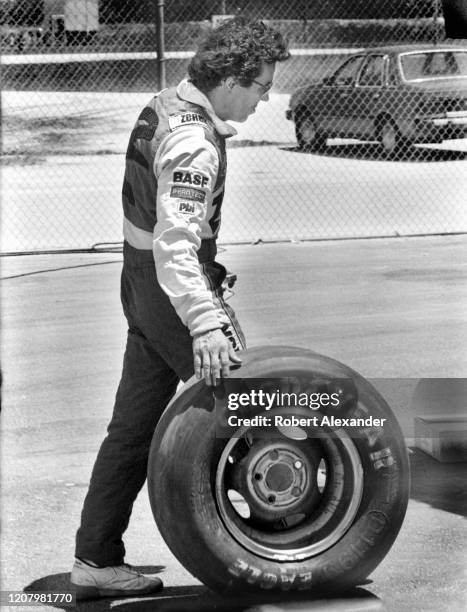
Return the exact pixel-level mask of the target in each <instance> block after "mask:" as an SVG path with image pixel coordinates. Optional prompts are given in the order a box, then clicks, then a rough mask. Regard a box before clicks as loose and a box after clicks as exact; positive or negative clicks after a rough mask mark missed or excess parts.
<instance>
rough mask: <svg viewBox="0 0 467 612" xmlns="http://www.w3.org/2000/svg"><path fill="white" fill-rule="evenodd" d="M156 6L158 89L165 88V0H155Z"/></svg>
mask: <svg viewBox="0 0 467 612" xmlns="http://www.w3.org/2000/svg"><path fill="white" fill-rule="evenodd" d="M154 6H155V8H156V51H157V89H158V90H159V91H161V89H165V87H166V74H165V57H164V52H165V50H164V0H154Z"/></svg>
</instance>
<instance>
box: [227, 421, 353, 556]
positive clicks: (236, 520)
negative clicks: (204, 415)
mask: <svg viewBox="0 0 467 612" xmlns="http://www.w3.org/2000/svg"><path fill="white" fill-rule="evenodd" d="M248 431H249V428H242V429H241V430H239V431H238V432H237V434H238V436H239V437H237V436H235V437H232V438H231V439H230V440H229V441H228V442H227V444H226V445H225V447H224V449H223V451H222V454H221V456H220V458H219V461H218V465H217V470H216V481H215V496H216V503H217V508H218V512H219V515H220V518H221V520H222V522H223V524H224V526H225V528H226V529H227V531H228V532H229V533H230V535H231V536H232V537H233V538H234V539H235V540H236V541H237V542H238V544H240V545H241V546H242V547H243V548H245V549H246V550H248V551H250V552H252V553H253V554H255V555H258V556H260V557H263V558H266V559H271V560H274V561H298V560H303V559H307V558H310V557H313V556H316V555H319V554H321V553H323V552H324V551H325V550H327V549H329V548H330V547H331V546H333V545H334V544H336V543H337V542H338V541H339V540H340V539H341V538H342V537H343V536H344V534H345V533H346V532H347V531H348V529H349V528H350V526H351V525H352V523H353V521H354V518H355V516H356V514H357V512H358V508H359V506H360V502H361V499H362V495H363V468H362V464H361V460H360V456H359V453H358V450H357V447H356V446H355V444H354V442H353V441H352V439H351V438H350V436H349V435H348V434H347V432H346V431H345V430H343V429H341V430H338V431H334V432H332V437H330V432H327V433H326V435H325V436H324V437H323V438H322V443H323V444H324V446H325V447H326V448H327V451H326V452H327V460H328V461H332V462H334V463H336V461H337V463H336V465H337V464H338V460H337V457H340V458H341V460H342V459H345V461H346V465H347V468H346V469H347V472H346V473H344V472H345V470H344V469H343V467H342V469H341V468H339V469H337V468H336V467H335V466H334V467H333V470H335V473H334V472H333V474H332V475H331V480H330V482H329V483H327V485H326V486H329V487H330V488H329V491H328V492H327V494H329V495H330V499H332V495H334V497H336V495H337V498H338V502H337V506H336V508H335V509H334V513H332V512H331V514H330V507H331V506H330V504H331V502H328V503H325V502H324V501H323V500H324V498H325V496H324V495H323V497H322V498H321V500H320V502H319V503H318V504H317V506H316V507H315V508H314V509H313V511H312V512H311V513H310V516H308V517H306V518H305V520H304V522H302V523H301V524H299V525H298V526H297V527H294V526H292V527H291V528H290V529H288V528H287V529H284V531H283V532H281V531H278V532H277V533H274V532H272V531H270V530H271V527H270V525H268V529H267V530H265V531H264V532H263V531H261V530H258V529H256V528H254V529H253V528H251V526H250V523H249V519H245V518H243V517H239V516H238V515H237V510H236V509H235V508H234V504H233V502H232V501H231V499H230V498H229V496H228V491H227V486H228V485H227V482H226V479H225V475H226V472H227V471H229V470H230V469H231V462H229V458H230V459H231V458H232V457H231V456H232V453H233V452H234V449H235V446H236V445H237V444H238V442H239V440H240V439H242V437H243V436H244V435H245V434H247V433H248ZM310 439H311V438H310ZM289 440H290V438H289ZM323 440H324V442H323ZM281 444H283V440H282V441H281V440H280V439H279V441H278V442H277V446H278V447H280V446H281ZM269 452H270V451H269ZM292 455H293V453H292ZM283 457H285V453H283ZM261 459H262V458H261ZM258 463H260V461H258ZM342 466H344V462H343V461H342ZM274 467H275V465H273V466H272V467H271V469H270V471H272V468H274ZM283 471H284V470H283ZM276 472H277V470H276ZM339 479H342V482H343V484H342V483H341V485H340V484H339ZM339 487H340V489H339ZM349 487H351V498H350V501H349V500H348V499H344V493H345V490H346V488H347V489H348V488H349ZM250 488H251V487H250ZM324 491H326V488H325V489H324ZM339 491H340V493H339ZM336 492H337V493H336ZM331 493H332V494H331ZM339 495H340V497H339ZM332 503H333V504H334V503H335V502H334V501H333V502H332ZM250 504H251V500H250ZM321 504H322V505H321ZM247 506H248V502H247ZM274 507H275V508H276V507H277V503H276V502H275V503H274ZM253 508H254V504H253ZM337 510H338V512H337ZM333 521H335V522H336V524H335V525H334V524H333ZM329 529H331V531H330V532H329V533H326V530H329ZM320 531H322V532H323V536H322V537H317V538H316V541H313V535H312V534H313V532H315V533H317V534H319V533H320ZM253 534H254V536H253ZM258 534H259V535H258ZM310 534H311V535H310ZM283 535H284V536H285V537H284V541H281V542H280V544H279V545H278V542H277V540H278V539H281V538H282V536H283ZM288 537H289V539H290V544H288V543H287V538H288ZM307 537H308V539H309V540H310V541H309V542H308V543H305V544H303V545H297V544H296V545H294V541H295V542H298V541H303V539H306V538H307Z"/></svg>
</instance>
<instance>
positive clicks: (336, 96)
mask: <svg viewBox="0 0 467 612" xmlns="http://www.w3.org/2000/svg"><path fill="white" fill-rule="evenodd" d="M363 59H364V55H355V56H352V57H351V58H349V59H348V60H346V61H345V62H344V63H343V64H341V66H340V67H339V68H338V69H337V70H336V71H335V72H334V74H333V75H332V76H331V77H329V78H328V79H326V83H327V87H324V88H323V90H322V93H323V94H325V95H326V100H325V105H324V108H325V113H324V115H323V117H322V119H321V125H322V127H323V128H324V131H325V132H326V133H328V134H330V135H339V134H341V133H343V132H344V131H345V130H346V121H347V120H346V115H347V113H348V106H349V103H350V102H351V100H352V93H353V92H354V91H355V83H356V80H357V76H358V74H359V72H360V68H361V65H362V63H363Z"/></svg>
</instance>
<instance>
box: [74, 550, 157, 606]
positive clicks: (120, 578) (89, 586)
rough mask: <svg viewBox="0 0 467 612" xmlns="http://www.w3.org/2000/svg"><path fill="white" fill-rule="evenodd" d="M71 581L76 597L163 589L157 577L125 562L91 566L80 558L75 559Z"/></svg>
mask: <svg viewBox="0 0 467 612" xmlns="http://www.w3.org/2000/svg"><path fill="white" fill-rule="evenodd" d="M70 582H71V585H72V588H73V590H76V598H77V599H94V598H96V597H122V596H125V595H147V594H148V593H154V592H156V591H159V590H160V589H161V588H162V580H161V579H160V578H157V577H156V576H151V575H148V574H142V573H141V572H138V570H136V569H135V568H134V567H132V566H131V565H128V564H126V563H124V564H123V565H118V566H115V567H111V566H110V567H93V566H92V565H90V564H88V563H85V562H84V561H81V559H76V561H75V564H74V565H73V569H72V570H71V577H70Z"/></svg>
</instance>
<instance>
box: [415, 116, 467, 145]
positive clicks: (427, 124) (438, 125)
mask: <svg viewBox="0 0 467 612" xmlns="http://www.w3.org/2000/svg"><path fill="white" fill-rule="evenodd" d="M414 132H415V133H414V134H413V136H414V137H415V139H417V140H419V141H421V140H425V141H426V142H429V141H430V140H445V139H448V138H466V137H467V112H465V111H460V112H452V113H446V115H443V116H435V117H423V118H420V119H415V121H414Z"/></svg>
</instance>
